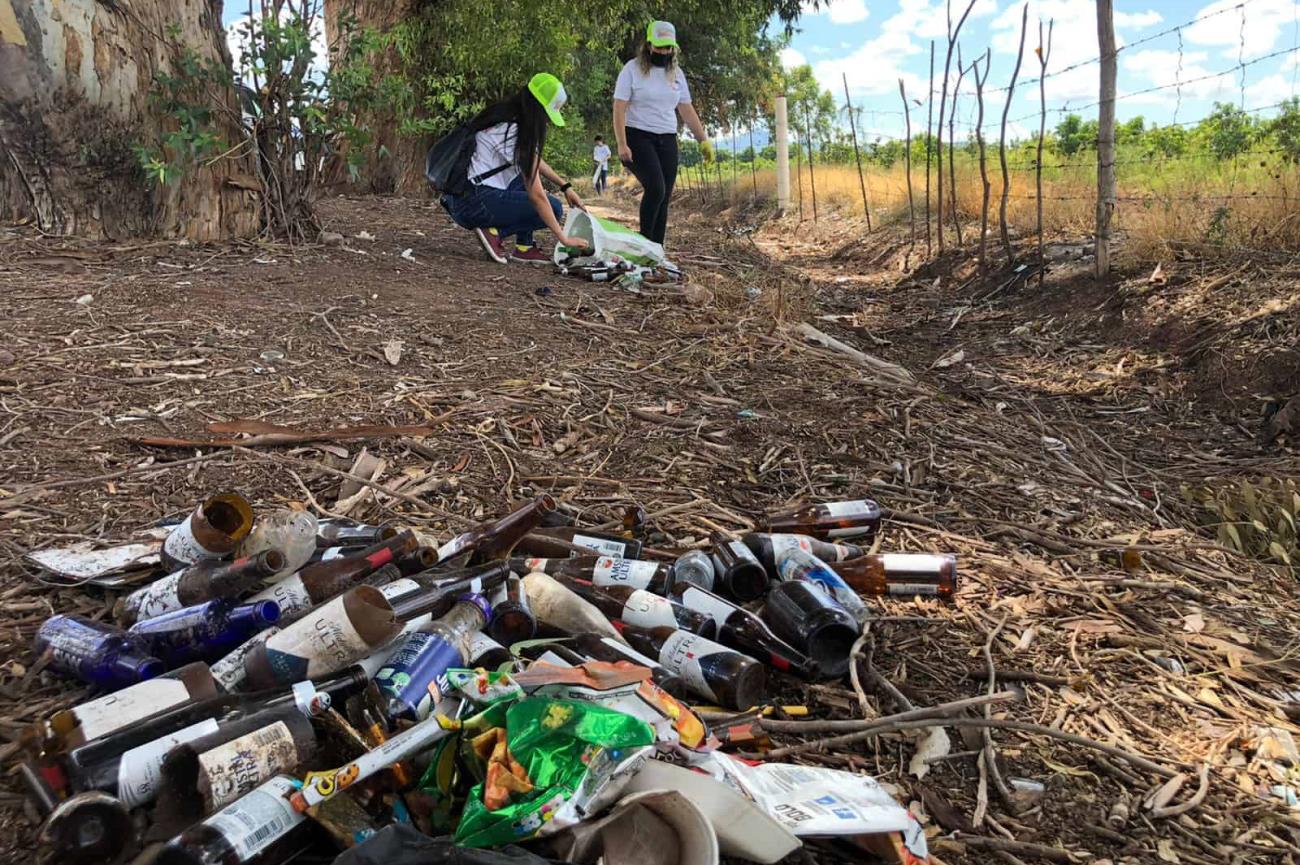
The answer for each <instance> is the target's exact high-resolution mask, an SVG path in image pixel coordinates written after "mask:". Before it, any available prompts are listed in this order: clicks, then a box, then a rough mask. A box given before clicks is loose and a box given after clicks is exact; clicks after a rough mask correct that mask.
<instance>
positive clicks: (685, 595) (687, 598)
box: [682, 586, 736, 630]
mask: <svg viewBox="0 0 1300 865" xmlns="http://www.w3.org/2000/svg"><path fill="white" fill-rule="evenodd" d="M682 604H684V605H685V606H687V607H690V608H691V609H692V610H695V611H696V612H699V613H704V614H705V615H706V616H712V617H713V621H715V622H717V623H718V630H721V629H722V623H723V622H725V621H727V618H728V617H730V616H731V614H732V613H734V612H735V611H736V608H735V607H734V606H732V605H731V604H728V603H727V602H726V601H724V600H722V598H719V597H718V596H717V595H714V594H710V593H709V592H705V591H702V590H701V589H700V588H699V587H698V586H687V588H686V590H685V591H683V592H682Z"/></svg>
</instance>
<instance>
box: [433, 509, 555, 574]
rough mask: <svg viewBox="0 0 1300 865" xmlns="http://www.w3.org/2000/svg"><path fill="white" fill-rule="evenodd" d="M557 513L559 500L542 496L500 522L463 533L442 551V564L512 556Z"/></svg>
mask: <svg viewBox="0 0 1300 865" xmlns="http://www.w3.org/2000/svg"><path fill="white" fill-rule="evenodd" d="M553 510H555V499H553V498H551V497H550V496H548V495H546V494H544V493H543V494H542V495H540V496H538V497H537V498H535V499H533V500H532V501H531V502H529V503H528V504H526V505H524V506H523V507H520V508H516V509H515V510H513V511H511V512H510V513H508V514H506V515H505V516H504V517H502V518H501V519H499V520H495V521H493V522H490V523H483V524H482V525H480V526H478V527H476V528H473V529H470V530H469V531H468V532H462V533H460V534H459V535H456V537H454V538H452V539H451V540H449V541H447V543H445V544H443V545H442V546H441V547H439V548H438V561H439V562H445V561H447V560H448V559H450V558H452V557H454V556H460V555H464V554H466V553H469V554H470V561H471V563H474V562H486V561H490V560H492V559H496V558H501V557H502V556H506V555H509V554H510V551H511V550H512V549H514V546H515V544H517V543H519V540H520V538H522V537H523V536H524V535H526V534H528V533H529V532H530V531H532V530H533V529H535V528H536V527H537V526H538V525H540V524H541V522H542V517H544V516H545V515H546V514H548V513H550V512H551V511H553Z"/></svg>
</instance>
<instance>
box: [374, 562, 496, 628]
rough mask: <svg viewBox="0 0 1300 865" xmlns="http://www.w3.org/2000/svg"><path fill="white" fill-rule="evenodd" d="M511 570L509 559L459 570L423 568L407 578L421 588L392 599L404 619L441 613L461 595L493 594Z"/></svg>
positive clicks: (400, 616) (396, 609)
mask: <svg viewBox="0 0 1300 865" xmlns="http://www.w3.org/2000/svg"><path fill="white" fill-rule="evenodd" d="M510 573H511V571H510V564H509V562H505V561H496V562H485V563H483V564H481V565H472V566H470V567H468V568H457V569H455V570H432V571H423V572H421V573H418V574H414V575H412V576H410V577H408V578H407V579H408V580H410V581H411V582H414V583H416V584H418V585H419V586H420V591H419V592H412V593H409V594H408V593H405V592H404V593H402V594H400V595H398V596H397V597H395V598H392V599H391V600H392V603H393V611H394V613H396V615H397V618H399V619H401V620H402V621H410V620H411V619H413V618H415V617H417V616H422V615H425V614H432V615H433V616H435V617H436V616H441V615H443V614H444V613H446V612H447V611H448V610H450V609H451V605H452V604H453V603H455V601H456V599H457V598H459V597H460V596H461V595H464V594H466V593H472V594H476V595H484V596H487V595H491V594H493V593H494V592H496V590H497V589H498V587H500V586H501V585H502V584H503V583H504V582H505V581H506V578H507V577H509V576H510Z"/></svg>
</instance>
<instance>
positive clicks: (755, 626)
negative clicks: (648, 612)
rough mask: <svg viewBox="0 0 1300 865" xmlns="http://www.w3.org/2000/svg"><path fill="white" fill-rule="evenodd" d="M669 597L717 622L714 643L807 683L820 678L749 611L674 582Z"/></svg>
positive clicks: (800, 654)
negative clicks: (808, 680)
mask: <svg viewBox="0 0 1300 865" xmlns="http://www.w3.org/2000/svg"><path fill="white" fill-rule="evenodd" d="M670 594H671V595H672V597H673V598H675V599H676V600H677V601H679V602H680V603H681V604H682V605H683V606H686V607H689V608H690V609H692V610H698V611H699V612H701V613H705V614H707V615H708V616H710V617H712V618H713V620H714V621H716V622H717V623H718V636H717V640H718V642H719V643H722V644H723V645H724V646H729V647H730V648H733V649H735V650H737V651H740V652H744V653H745V654H747V655H749V656H750V657H753V658H758V659H760V660H762V659H766V660H767V662H768V663H769V664H771V665H772V666H773V667H775V668H776V669H778V670H780V671H781V672H783V673H793V674H794V675H796V676H799V677H800V678H803V679H810V680H811V679H815V678H817V677H818V676H819V675H820V671H819V670H818V669H817V667H816V665H815V664H814V663H813V661H812V659H811V658H809V657H808V656H807V655H805V654H804V653H803V652H801V651H799V650H798V649H796V648H795V647H794V646H791V645H790V644H789V643H787V642H785V641H784V640H782V639H781V638H780V637H778V636H777V635H776V634H774V633H772V629H771V628H769V627H768V626H767V625H766V624H764V623H763V620H762V619H760V618H759V617H758V616H756V615H754V614H753V613H751V612H749V611H748V610H745V609H742V608H741V607H738V606H736V605H735V604H733V603H732V602H731V601H728V600H726V599H725V598H721V597H719V596H717V595H715V594H713V593H712V592H710V591H707V590H705V589H702V588H700V587H699V586H696V585H692V584H690V583H677V584H676V585H674V586H673V588H672V591H671V592H670ZM634 624H635V623H634ZM705 636H708V635H707V634H706V635H705Z"/></svg>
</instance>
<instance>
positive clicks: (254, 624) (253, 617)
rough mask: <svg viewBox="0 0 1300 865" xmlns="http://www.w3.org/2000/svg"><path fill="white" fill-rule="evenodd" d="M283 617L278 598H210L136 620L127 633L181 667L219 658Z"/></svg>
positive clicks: (173, 665) (172, 665) (171, 664)
mask: <svg viewBox="0 0 1300 865" xmlns="http://www.w3.org/2000/svg"><path fill="white" fill-rule="evenodd" d="M279 620H280V606H279V604H277V603H276V602H275V601H250V602H249V603H247V604H236V603H235V602H234V601H208V602H207V603H203V604H196V605H195V606H193V607H184V608H183V609H179V610H173V611H172V612H170V613H164V614H162V615H161V616H155V617H154V618H152V619H146V620H145V621H143V622H136V623H135V624H134V625H132V626H131V628H130V630H129V631H127V633H128V634H130V635H131V636H132V637H133V638H135V639H136V640H138V641H139V643H140V645H142V646H144V647H145V649H146V650H147V651H149V652H150V653H151V654H153V655H155V656H156V657H159V658H162V660H163V661H164V662H166V664H167V665H168V666H169V667H179V666H180V665H181V664H188V663H189V662H191V661H215V660H216V659H218V658H220V657H221V656H222V655H224V654H226V653H227V652H229V651H230V650H231V649H234V648H236V647H237V646H238V645H239V644H240V643H242V642H244V641H245V640H247V639H248V638H249V637H251V636H253V634H255V633H257V632H258V631H261V630H264V629H265V628H268V627H270V626H271V625H274V624H275V623H276V622H278V621H279Z"/></svg>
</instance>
